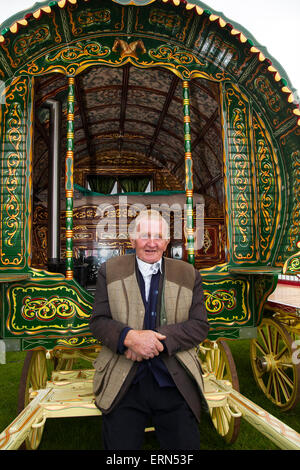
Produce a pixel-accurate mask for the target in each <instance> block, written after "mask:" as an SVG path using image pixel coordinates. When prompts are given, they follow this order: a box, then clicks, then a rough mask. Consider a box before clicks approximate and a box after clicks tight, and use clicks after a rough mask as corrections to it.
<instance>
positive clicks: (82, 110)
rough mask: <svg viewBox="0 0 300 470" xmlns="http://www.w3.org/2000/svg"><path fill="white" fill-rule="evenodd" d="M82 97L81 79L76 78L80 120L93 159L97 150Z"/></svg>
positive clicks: (76, 97) (76, 95)
mask: <svg viewBox="0 0 300 470" xmlns="http://www.w3.org/2000/svg"><path fill="white" fill-rule="evenodd" d="M82 96H83V93H82V91H81V87H80V83H79V79H78V77H75V99H76V101H77V104H78V108H79V114H80V118H81V122H82V127H83V130H84V135H85V139H86V146H87V149H88V154H89V157H90V158H93V157H95V150H94V147H93V145H92V143H91V136H90V131H89V125H88V121H87V117H86V113H85V106H84V103H83V99H82Z"/></svg>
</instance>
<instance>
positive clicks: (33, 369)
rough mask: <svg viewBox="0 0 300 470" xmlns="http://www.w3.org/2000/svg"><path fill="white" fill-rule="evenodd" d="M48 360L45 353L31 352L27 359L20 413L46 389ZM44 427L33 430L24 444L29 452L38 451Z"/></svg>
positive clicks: (23, 371)
mask: <svg viewBox="0 0 300 470" xmlns="http://www.w3.org/2000/svg"><path fill="white" fill-rule="evenodd" d="M47 366H48V364H47V359H46V352H45V351H29V352H28V353H27V355H26V357H25V361H24V365H23V369H22V375H21V381H20V388H19V401H18V409H19V413H20V412H21V411H22V410H23V409H24V408H25V407H26V406H27V405H28V403H29V402H30V401H31V400H32V399H33V398H34V396H35V392H36V391H37V390H40V389H41V388H45V387H46V383H47V380H48V370H47ZM43 431H44V426H41V427H37V428H31V431H30V434H29V436H28V438H27V439H26V440H25V442H24V444H23V446H22V447H23V448H24V447H25V448H26V449H28V450H34V449H37V448H38V446H39V444H40V442H41V439H42V435H43Z"/></svg>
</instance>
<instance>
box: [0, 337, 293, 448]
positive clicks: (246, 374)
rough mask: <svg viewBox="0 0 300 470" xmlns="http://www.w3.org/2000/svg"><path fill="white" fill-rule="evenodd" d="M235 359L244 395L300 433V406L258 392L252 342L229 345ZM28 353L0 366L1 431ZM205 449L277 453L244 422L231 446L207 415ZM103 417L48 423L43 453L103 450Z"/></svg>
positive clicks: (11, 412) (152, 444) (148, 443)
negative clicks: (285, 407) (284, 407)
mask: <svg viewBox="0 0 300 470" xmlns="http://www.w3.org/2000/svg"><path fill="white" fill-rule="evenodd" d="M229 345H230V348H231V351H232V354H233V356H234V358H235V362H236V367H237V371H238V376H239V381H240V392H241V393H242V394H243V395H245V396H246V397H248V398H249V399H250V400H251V401H253V402H254V403H256V404H257V405H259V406H261V407H262V408H264V409H265V410H266V411H268V412H269V413H271V414H272V415H273V416H275V417H277V418H278V419H280V420H281V421H283V422H284V423H285V424H287V425H288V426H290V427H291V428H293V429H295V430H296V431H297V432H299V433H300V419H299V418H300V403H299V404H298V405H297V407H296V408H294V409H293V410H291V411H287V412H282V411H280V410H279V409H278V408H277V407H276V406H274V405H272V403H271V402H269V401H268V400H267V399H266V397H265V396H264V395H263V393H262V392H261V391H260V390H259V389H258V387H257V386H256V383H255V381H254V378H253V374H252V370H251V365H250V358H249V342H248V341H247V340H242V341H233V342H230V343H229ZM24 357H25V353H23V352H22V353H7V364H4V365H0V384H1V388H0V410H1V413H0V431H2V430H3V429H4V428H5V427H6V426H7V425H8V424H9V423H10V422H11V421H12V420H13V419H14V418H15V417H16V415H17V401H18V387H19V380H20V376H21V370H22V366H23V361H24ZM200 430H201V448H202V449H203V450H276V449H278V448H277V447H276V446H275V444H273V443H272V442H270V441H269V439H267V438H266V437H264V436H263V435H262V434H260V433H259V432H258V431H257V430H256V429H255V428H254V427H252V426H251V425H250V424H248V423H247V422H246V421H245V420H244V419H242V420H241V428H240V433H239V436H238V438H237V440H236V442H235V443H234V444H232V445H228V444H226V443H225V442H224V440H223V439H222V438H221V437H220V436H219V435H218V434H217V432H216V430H215V429H214V427H213V425H212V423H211V420H210V418H209V416H206V415H203V418H202V422H201V426H200ZM101 448H102V447H101V417H88V418H61V419H54V418H53V419H48V420H47V421H46V425H45V429H44V434H43V438H42V442H41V444H40V447H39V449H40V450H101ZM144 449H145V450H156V449H159V447H158V445H157V442H156V439H155V435H154V433H146V434H145V444H144Z"/></svg>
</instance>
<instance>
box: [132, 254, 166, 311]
mask: <svg viewBox="0 0 300 470" xmlns="http://www.w3.org/2000/svg"><path fill="white" fill-rule="evenodd" d="M136 260H137V263H138V267H139V270H140V271H141V274H142V276H143V278H144V282H145V298H146V302H148V297H149V290H150V284H151V277H152V274H156V273H157V272H158V271H160V272H162V270H161V261H162V260H161V259H160V260H159V261H157V262H156V263H146V262H145V261H142V260H141V259H139V258H138V257H137V258H136Z"/></svg>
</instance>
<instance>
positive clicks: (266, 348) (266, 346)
mask: <svg viewBox="0 0 300 470" xmlns="http://www.w3.org/2000/svg"><path fill="white" fill-rule="evenodd" d="M259 333H260V337H261V339H262V342H263V346H262V345H261V343H259V345H260V347H261V349H262V351H263V353H264V354H265V355H266V354H268V353H269V352H270V348H269V344H268V340H267V338H266V336H265V332H264V330H263V329H261V330H260V331H259Z"/></svg>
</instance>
